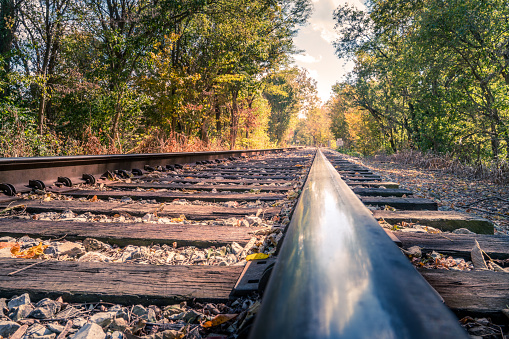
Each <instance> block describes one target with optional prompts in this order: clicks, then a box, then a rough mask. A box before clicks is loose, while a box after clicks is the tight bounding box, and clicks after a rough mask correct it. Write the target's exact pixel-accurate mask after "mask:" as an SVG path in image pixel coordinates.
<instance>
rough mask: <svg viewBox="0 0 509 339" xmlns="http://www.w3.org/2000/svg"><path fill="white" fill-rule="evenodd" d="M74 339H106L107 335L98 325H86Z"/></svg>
mask: <svg viewBox="0 0 509 339" xmlns="http://www.w3.org/2000/svg"><path fill="white" fill-rule="evenodd" d="M72 338H73V339H105V338H106V334H105V333H104V331H103V329H102V328H101V326H99V325H97V324H96V323H88V324H85V326H83V327H82V328H81V329H80V330H79V331H78V332H76V334H75V335H74V336H73V337H72Z"/></svg>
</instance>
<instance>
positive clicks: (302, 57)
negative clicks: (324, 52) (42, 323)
mask: <svg viewBox="0 0 509 339" xmlns="http://www.w3.org/2000/svg"><path fill="white" fill-rule="evenodd" d="M293 58H294V59H295V60H296V61H300V62H304V63H306V64H312V63H315V62H320V61H322V56H321V55H319V56H318V58H315V57H314V56H312V55H310V54H308V53H304V54H295V55H294V56H293Z"/></svg>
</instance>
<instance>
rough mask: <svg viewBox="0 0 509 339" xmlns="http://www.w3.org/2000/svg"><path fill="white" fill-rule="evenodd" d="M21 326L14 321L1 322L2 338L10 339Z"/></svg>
mask: <svg viewBox="0 0 509 339" xmlns="http://www.w3.org/2000/svg"><path fill="white" fill-rule="evenodd" d="M20 327H21V325H19V324H17V323H15V322H14V321H4V320H2V321H0V336H1V337H3V338H9V337H10V336H11V335H12V334H13V333H14V332H16V331H17V330H18V328H20Z"/></svg>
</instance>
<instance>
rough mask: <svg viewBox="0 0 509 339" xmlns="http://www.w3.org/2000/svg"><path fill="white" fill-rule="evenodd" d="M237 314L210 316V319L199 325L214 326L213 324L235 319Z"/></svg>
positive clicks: (204, 326)
mask: <svg viewBox="0 0 509 339" xmlns="http://www.w3.org/2000/svg"><path fill="white" fill-rule="evenodd" d="M237 315H238V314H218V315H216V316H215V317H214V318H212V319H211V320H209V321H205V322H204V323H202V324H201V327H203V328H209V327H214V326H217V325H221V324H223V323H225V322H227V321H230V320H232V319H235V318H236V317H237Z"/></svg>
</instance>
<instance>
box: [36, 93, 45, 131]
mask: <svg viewBox="0 0 509 339" xmlns="http://www.w3.org/2000/svg"><path fill="white" fill-rule="evenodd" d="M45 110H46V91H45V90H44V88H42V89H41V99H40V101H39V112H38V114H37V128H38V130H39V134H41V135H42V132H43V129H44V111H45Z"/></svg>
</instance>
